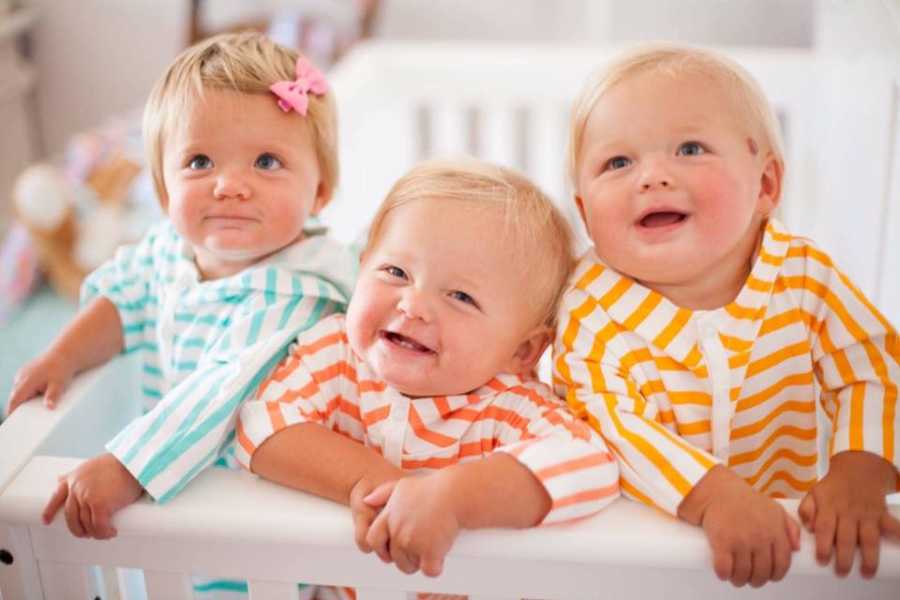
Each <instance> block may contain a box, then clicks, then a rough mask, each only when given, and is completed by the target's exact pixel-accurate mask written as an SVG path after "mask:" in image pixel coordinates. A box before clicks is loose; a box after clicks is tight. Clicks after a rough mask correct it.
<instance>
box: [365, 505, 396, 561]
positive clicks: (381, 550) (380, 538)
mask: <svg viewBox="0 0 900 600" xmlns="http://www.w3.org/2000/svg"><path fill="white" fill-rule="evenodd" d="M389 541H390V535H389V533H388V524H387V513H385V512H382V513H381V514H380V515H378V516H377V517H376V518H375V521H373V522H372V525H371V527H369V533H367V534H366V543H367V544H368V545H369V548H371V549H372V550H373V551H374V552H375V554H377V555H378V558H380V559H381V560H382V562H386V563H389V562H391V552H390V550H389V549H388V542H389Z"/></svg>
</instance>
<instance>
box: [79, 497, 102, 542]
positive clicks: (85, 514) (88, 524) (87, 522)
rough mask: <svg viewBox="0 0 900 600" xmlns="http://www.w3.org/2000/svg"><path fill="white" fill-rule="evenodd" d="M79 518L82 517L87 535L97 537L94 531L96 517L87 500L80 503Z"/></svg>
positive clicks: (82, 524)
mask: <svg viewBox="0 0 900 600" xmlns="http://www.w3.org/2000/svg"><path fill="white" fill-rule="evenodd" d="M78 518H79V519H81V526H82V527H83V528H84V534H85V535H86V536H87V537H97V534H96V533H95V532H94V519H93V517H92V516H91V507H90V506H89V505H88V504H87V502H81V503H80V504H79V505H78Z"/></svg>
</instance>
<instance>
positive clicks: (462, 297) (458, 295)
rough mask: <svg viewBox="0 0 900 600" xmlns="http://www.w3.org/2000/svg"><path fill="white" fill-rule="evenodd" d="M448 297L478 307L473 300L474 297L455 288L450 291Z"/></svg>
mask: <svg viewBox="0 0 900 600" xmlns="http://www.w3.org/2000/svg"><path fill="white" fill-rule="evenodd" d="M450 297H451V298H453V299H454V300H459V301H460V302H463V303H465V304H471V305H472V306H474V307H475V308H478V303H477V302H475V298H473V297H472V296H470V295H468V294H467V293H465V292H461V291H459V290H455V291H453V292H450Z"/></svg>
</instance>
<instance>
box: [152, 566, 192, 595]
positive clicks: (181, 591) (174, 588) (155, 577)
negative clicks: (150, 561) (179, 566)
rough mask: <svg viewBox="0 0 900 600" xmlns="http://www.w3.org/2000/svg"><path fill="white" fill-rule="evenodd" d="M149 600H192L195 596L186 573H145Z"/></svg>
mask: <svg viewBox="0 0 900 600" xmlns="http://www.w3.org/2000/svg"><path fill="white" fill-rule="evenodd" d="M144 583H145V584H146V586H147V598H148V600H190V598H191V597H192V596H193V595H194V589H193V587H192V586H191V580H190V578H189V577H188V576H187V575H185V574H184V573H169V572H166V571H147V570H145V571H144Z"/></svg>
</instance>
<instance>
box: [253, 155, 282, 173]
mask: <svg viewBox="0 0 900 600" xmlns="http://www.w3.org/2000/svg"><path fill="white" fill-rule="evenodd" d="M254 166H255V167H256V168H257V169H262V170H263V171H274V170H276V169H280V168H281V161H280V160H278V159H277V158H275V157H274V156H273V155H272V154H269V153H268V152H266V153H264V154H260V155H259V156H258V157H257V159H256V164H255V165H254Z"/></svg>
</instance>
